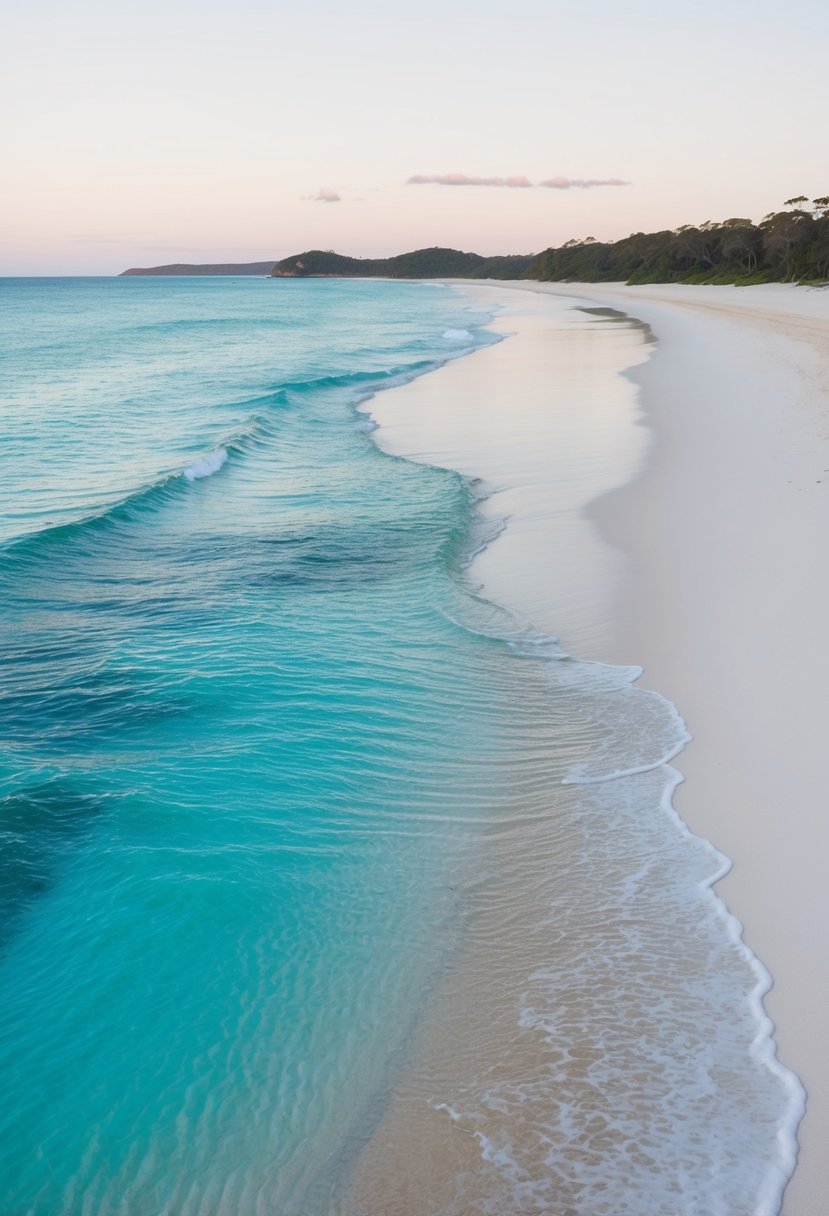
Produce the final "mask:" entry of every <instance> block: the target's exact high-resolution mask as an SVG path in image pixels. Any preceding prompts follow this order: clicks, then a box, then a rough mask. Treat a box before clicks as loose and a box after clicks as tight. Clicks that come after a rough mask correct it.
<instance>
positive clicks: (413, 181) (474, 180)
mask: <svg viewBox="0 0 829 1216" xmlns="http://www.w3.org/2000/svg"><path fill="white" fill-rule="evenodd" d="M406 185H407V186H429V185H434V186H510V187H520V188H522V189H523V188H525V187H527V186H531V185H532V182H531V181H530V180H529V179H528V178H526V177H469V176H468V175H467V174H466V173H416V174H415V175H414V177H410V178H409V180H408V181H407V182H406Z"/></svg>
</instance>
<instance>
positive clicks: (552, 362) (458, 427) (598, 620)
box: [370, 283, 829, 1216]
mask: <svg viewBox="0 0 829 1216" xmlns="http://www.w3.org/2000/svg"><path fill="white" fill-rule="evenodd" d="M464 290H468V291H470V292H471V293H473V294H474V295H476V296H478V297H480V298H485V299H487V300H488V302H492V301H493V300H497V301H498V302H499V303H500V305H501V306H502V308H503V311H502V312H501V313H500V315H499V317H498V319H497V321H496V326H495V327H496V328H497V329H499V330H501V331H502V332H504V333H507V332H511V333H513V334H514V335H515V336H513V337H511V338H509V339H508V340H507V341H505V342H503V343H501V344H500V345H498V346H496V347H492V348H489V349H487V350H485V351H483V352H479V353H477V354H476V355H474V356H472V357H470V358H468V359H464V360H461V361H460V362H458V363H454V364H450V365H448V366H447V367H445V368H443V369H441V370H440V371H439V372H436V373H435V374H433V375H430V376H427V377H425V378H423V379H421V380H419V381H416V382H415V383H413V384H411V385H408V386H405V387H404V388H402V389H398V390H395V391H393V392H391V393H386V394H381V396H380V397H378V398H377V399H375V401H373V402H372V403H371V406H370V408H371V410H372V412H373V413H374V415H375V416H376V417H377V419H378V420H379V422H380V423H381V426H382V429H381V431H380V432H379V438H380V442H381V444H382V445H383V446H384V447H387V448H388V449H389V450H392V451H395V452H398V453H400V454H404V455H407V456H413V457H415V458H420V459H424V460H430V461H433V462H435V463H440V464H443V465H446V466H448V467H452V468H456V469H458V470H460V471H461V472H463V473H465V474H469V475H474V476H479V477H481V478H483V480H484V482H485V483H486V485H487V486H488V487H490V488H491V489H494V490H495V491H496V492H495V493H493V495H492V497H491V498H490V499H489V500H488V502H487V503H486V506H485V510H486V511H487V513H489V514H491V515H492V516H493V517H498V516H503V517H506V518H507V529H506V532H505V533H504V536H503V538H501V539H500V540H499V541H498V542H497V543H495V544H493V545H491V546H490V547H489V548H488V549H487V550H486V551H485V552H484V553H482V554H481V555H480V556H479V557H478V558H477V559H476V561H475V563H474V565H473V567H472V572H473V574H474V575H475V577H476V578H477V579H479V580H480V582H481V584H482V587H483V590H484V592H485V593H486V594H487V595H488V596H490V597H491V598H492V599H494V600H496V601H497V602H499V603H502V604H505V605H506V606H508V607H510V608H512V609H513V610H514V611H516V612H518V613H519V614H522V615H524V616H526V618H527V619H528V620H531V621H532V622H533V623H534V624H535V625H537V626H538V627H540V628H542V629H545V630H547V631H549V632H553V633H556V634H558V636H559V637H560V639H561V642H562V645H563V646H564V648H565V649H566V650H567V651H569V652H570V653H573V654H575V655H577V656H579V657H585V658H592V659H600V660H603V661H607V662H611V663H623V664H637V665H640V666H642V667H643V669H644V675H643V677H642V680H641V684H642V685H643V686H645V687H648V688H652V689H655V690H656V691H658V692H660V693H662V694H663V695H664V696H665V697H667V698H669V699H670V700H671V701H672V702H674V704H675V705H676V706H677V708H678V709H679V711H680V713H681V714H682V715H683V717H684V718H685V720H686V722H687V724H688V728H689V730H690V732H691V734H692V736H693V742H692V743H691V744H690V745H689V746H688V747H687V748H686V750H685V751H684V752H683V753H682V755H681V756H680V757H679V758H678V760H677V762H676V763H677V767H678V768H679V769H680V770H681V771H682V772H683V773H684V774H685V777H686V782H685V784H684V785H683V786H682V787H681V788H680V789H679V791H678V793H677V796H676V798H675V805H676V807H677V810H678V811H679V813H680V814H681V815H682V817H683V818H684V820H685V821H686V822H687V823H688V824H689V826H690V827H691V829H692V830H693V831H694V832H696V833H698V834H700V835H702V836H704V837H706V838H708V839H709V840H711V841H713V842H714V844H715V845H716V846H717V847H718V848H720V849H721V850H723V852H725V853H726V854H727V855H728V856H729V857H730V858H731V859H732V861H733V869H732V872H731V873H730V874H729V875H728V876H727V877H726V878H725V879H724V880H723V881H722V882H721V883H720V885H719V887H718V891H719V894H720V895H721V896H722V898H723V899H724V900H725V901H726V903H727V904H728V906H729V908H730V909H731V911H732V912H733V913H734V914H735V915H736V916H737V917H738V918H739V919H740V920H741V921H742V922H743V924H744V926H745V939H746V941H747V943H748V945H749V946H750V948H751V949H752V950H753V951H754V953H755V954H756V955H757V956H758V957H759V959H760V960H761V961H762V962H763V963H764V964H765V966H766V967H767V968H768V970H769V971H770V973H771V975H772V976H773V979H774V988H773V990H772V991H771V992H770V993H769V994H768V996H767V998H766V1008H767V1010H768V1012H769V1014H770V1016H771V1017H772V1019H773V1020H774V1022H775V1023H776V1025H777V1042H778V1046H779V1052H780V1057H781V1059H782V1060H783V1062H784V1063H785V1064H787V1065H788V1066H789V1067H790V1068H792V1069H794V1070H795V1071H796V1072H797V1074H798V1075H799V1077H800V1078H801V1079H802V1081H803V1083H804V1085H805V1087H806V1089H807V1093H808V1110H807V1115H806V1117H805V1119H804V1120H803V1123H802V1125H801V1129H800V1135H799V1140H800V1146H801V1154H800V1159H799V1162H798V1167H797V1170H796V1172H795V1175H794V1178H793V1180H792V1182H791V1183H790V1185H789V1187H788V1189H787V1191H786V1196H785V1201H784V1207H783V1211H784V1213H785V1216H818V1213H821V1212H822V1211H823V1209H824V1196H825V1193H826V1191H827V1189H828V1186H827V1184H829V1170H827V1166H826V1164H825V1161H824V1159H823V1156H822V1151H821V1144H822V1143H825V1142H826V1140H827V1138H829V1059H827V1048H826V1044H825V1033H824V1018H825V1010H826V1008H827V1004H828V1003H829V957H827V952H826V950H825V948H824V926H825V924H826V923H827V921H829V915H828V914H829V886H827V883H826V881H825V877H824V875H825V869H826V852H827V828H826V826H825V821H826V815H825V806H826V802H827V794H826V780H825V777H824V760H823V752H822V746H821V744H822V736H823V734H824V732H825V725H826V717H827V712H826V697H827V694H826V690H827V688H829V657H827V651H826V647H825V644H824V633H825V619H826V615H827V604H829V564H828V563H827V562H826V561H825V558H824V550H825V543H826V542H825V538H826V536H827V535H829V292H823V291H820V290H811V289H806V288H795V287H785V286H768V287H757V288H703V287H682V286H664V287H658V286H655V287H644V288H627V287H624V286H621V285H615V284H614V285H598V286H593V285H589V286H580V285H572V284H568V285H566V286H564V285H552V284H529V283H526V284H523V283H522V284H515V285H512V286H510V287H507V286H505V285H500V286H497V287H496V286H490V285H480V284H474V285H473V284H469V285H467V286H465V287H464ZM533 293H534V294H533ZM574 304H580V305H581V306H582V307H584V308H587V309H590V308H612V309H617V310H619V311H620V312H622V313H625V314H628V315H629V316H631V317H634V318H637V319H638V320H639V321H640V322H643V323H644V324H645V325H646V326H649V327H650V329H651V330H652V332H653V335H654V337H655V339H656V341H655V342H654V343H649V342H648V341H647V334H646V333H644V332H643V330H642V329H641V328H639V329H637V328H635V327H631V326H630V325H627V324H625V323H620V325H619V328H618V337H616V335H615V334H614V339H613V341H611V342H610V343H608V342H607V340H605V341H604V342H603V343H596V342H594V341H593V338H592V336H591V328H590V324H589V315H586V314H585V313H583V312H579V311H577V310H574ZM562 312H565V313H566V314H567V317H568V318H569V319H570V321H571V322H572V323H571V327H570V330H569V332H568V331H567V330H566V329H565V330H562V326H561V316H562ZM554 316H555V317H556V323H555V325H554V324H552V321H551V318H553V317H554ZM606 331H607V327H606V326H605V327H604V338H605V339H606V338H607V332H606ZM563 342H566V343H567V346H566V349H567V351H569V355H567V356H563V355H562V345H561V344H562V343H563ZM553 344H555V346H556V350H555V352H554V357H553V353H551V352H552V345H553ZM600 350H601V351H603V352H605V353H604V354H603V355H601V356H599V351H600ZM562 357H565V358H570V360H571V367H570V371H571V373H572V374H571V375H570V377H569V383H570V384H571V385H572V386H573V388H572V391H571V392H570V393H569V394H568V396H567V399H566V400H562V399H561V395H560V394H559V393H558V391H557V387H556V382H555V380H554V378H553V372H554V370H555V369H560V368H561V359H562ZM599 357H601V359H603V360H610V362H611V363H612V364H613V366H615V367H616V368H628V369H630V370H628V371H627V372H626V373H625V374H624V375H618V376H617V377H616V378H615V384H616V390H617V391H616V393H615V396H612V399H611V400H608V399H607V397H606V396H605V397H603V399H602V401H601V403H599V402H598V401H597V399H596V396H595V394H592V393H591V378H592V377H597V376H598V375H599V374H601V376H602V377H603V378H604V380H606V378H607V373H608V365H607V363H606V362H605V363H603V364H602V365H601V366H596V365H595V364H594V362H593V360H594V359H595V358H599ZM568 410H576V411H580V412H581V414H582V416H583V417H584V418H585V419H586V422H587V425H586V428H585V434H586V435H588V436H589V445H588V449H586V455H588V457H589V458H588V459H587V460H585V461H582V467H583V469H584V471H583V472H582V473H581V474H580V475H579V477H578V478H577V479H576V480H573V479H571V478H569V477H568V468H567V466H566V464H564V463H562V460H561V458H560V454H559V449H558V445H557V431H556V428H557V425H558V421H559V419H560V418H561V417H562V413H563V412H564V413H566V411H568ZM639 423H644V424H645V425H639ZM528 428H529V430H528ZM528 434H529V435H530V436H531V437H532V442H531V443H527V442H523V441H522V442H520V443H519V442H517V440H516V437H517V436H518V437H522V440H525V439H526V438H527V435H528ZM555 538H557V539H555ZM540 554H543V555H545V557H546V560H539V555H540ZM735 1216H737V1214H735ZM740 1216H742V1214H740Z"/></svg>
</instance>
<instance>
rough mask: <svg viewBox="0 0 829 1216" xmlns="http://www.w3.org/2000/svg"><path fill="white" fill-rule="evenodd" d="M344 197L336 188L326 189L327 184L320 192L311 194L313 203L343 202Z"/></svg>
mask: <svg viewBox="0 0 829 1216" xmlns="http://www.w3.org/2000/svg"><path fill="white" fill-rule="evenodd" d="M342 201H343V200H342V197H341V196H340V195H339V194H337V191H336V190H326V188H325V186H321V187H320V190H319V193H318V194H312V195H311V202H313V203H341V202H342Z"/></svg>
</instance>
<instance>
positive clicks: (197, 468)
mask: <svg viewBox="0 0 829 1216" xmlns="http://www.w3.org/2000/svg"><path fill="white" fill-rule="evenodd" d="M226 461H227V448H217V450H216V451H215V452H208V453H207V455H206V456H201V457H199V459H198V460H194V461H193V463H192V464H189V465H188V466H187V468H186V469H183V470H182V476H183V477H184V478H186V480H187V481H198V480H199V478H201V477H212V476H213V474H214V473H218V471H219V469H220V468H221V467H222V465H223V464H225V462H226Z"/></svg>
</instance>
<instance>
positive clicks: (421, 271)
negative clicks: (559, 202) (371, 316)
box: [271, 246, 534, 279]
mask: <svg viewBox="0 0 829 1216" xmlns="http://www.w3.org/2000/svg"><path fill="white" fill-rule="evenodd" d="M533 256H534V255H533V254H508V255H506V256H504V257H493V258H485V257H483V256H482V255H481V254H480V253H462V252H461V250H459V249H442V248H440V247H438V246H435V247H434V248H432V249H415V250H414V251H413V252H412V253H399V254H397V256H396V257H392V258H349V257H345V256H344V255H343V254H341V253H334V251H333V250H332V249H328V250H324V249H309V250H307V251H306V252H305V253H296V254H292V255H291V257H289V258H283V259H282V261H281V262H277V264H276V265H275V266H274V268H273V270H272V271H271V274H272V275H273V276H274V278H292V279H295V278H313V277H315V276H331V275H338V276H344V277H345V276H347V277H350V278H361V279H367V278H368V279H374V278H384V279H452V278H458V279H517V278H519V277H520V276H521V275H522V274H523V273H524V271H526V270H527V268H528V267H529V266H530V265H531V263H532V261H533Z"/></svg>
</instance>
